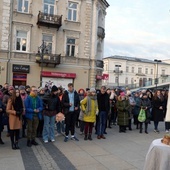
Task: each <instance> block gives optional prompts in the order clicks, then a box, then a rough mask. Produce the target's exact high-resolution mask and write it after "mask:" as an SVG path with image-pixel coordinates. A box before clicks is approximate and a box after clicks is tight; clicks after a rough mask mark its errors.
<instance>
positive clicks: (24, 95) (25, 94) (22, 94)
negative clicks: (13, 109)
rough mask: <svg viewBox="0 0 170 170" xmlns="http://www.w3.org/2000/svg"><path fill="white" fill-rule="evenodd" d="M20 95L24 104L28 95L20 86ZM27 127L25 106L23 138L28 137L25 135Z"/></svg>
mask: <svg viewBox="0 0 170 170" xmlns="http://www.w3.org/2000/svg"><path fill="white" fill-rule="evenodd" d="M19 93H20V96H21V98H22V101H23V104H24V102H25V100H26V98H27V96H28V95H27V93H26V91H25V87H24V86H22V85H21V86H19ZM26 126H27V119H26V117H25V105H24V110H23V115H22V137H23V138H25V137H26V135H25V130H26Z"/></svg>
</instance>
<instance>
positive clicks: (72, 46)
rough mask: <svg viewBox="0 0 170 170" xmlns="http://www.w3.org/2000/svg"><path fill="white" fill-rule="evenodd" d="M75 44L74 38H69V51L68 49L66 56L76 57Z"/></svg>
mask: <svg viewBox="0 0 170 170" xmlns="http://www.w3.org/2000/svg"><path fill="white" fill-rule="evenodd" d="M75 42H76V40H75V39H73V38H67V47H66V48H67V49H66V55H67V56H75V46H76V45H75Z"/></svg>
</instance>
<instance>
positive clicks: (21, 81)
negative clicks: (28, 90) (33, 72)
mask: <svg viewBox="0 0 170 170" xmlns="http://www.w3.org/2000/svg"><path fill="white" fill-rule="evenodd" d="M12 71H13V77H12V82H13V86H14V87H19V86H20V85H23V86H26V84H27V74H28V73H30V66H29V65H18V64H13V65H12Z"/></svg>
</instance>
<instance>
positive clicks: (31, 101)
mask: <svg viewBox="0 0 170 170" xmlns="http://www.w3.org/2000/svg"><path fill="white" fill-rule="evenodd" d="M42 110H43V102H42V99H41V98H40V97H39V96H38V94H37V88H36V86H32V87H31V88H30V95H29V96H28V97H27V98H26V100H25V116H26V118H27V146H28V147H31V146H32V145H38V143H37V142H36V141H35V138H36V132H37V127H38V124H39V120H41V119H42Z"/></svg>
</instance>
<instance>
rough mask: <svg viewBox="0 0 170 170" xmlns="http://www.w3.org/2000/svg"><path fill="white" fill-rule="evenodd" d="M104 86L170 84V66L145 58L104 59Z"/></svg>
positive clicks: (132, 86) (119, 57) (133, 86)
mask: <svg viewBox="0 0 170 170" xmlns="http://www.w3.org/2000/svg"><path fill="white" fill-rule="evenodd" d="M103 61H104V72H103V74H104V75H106V76H105V77H107V78H105V80H103V85H107V86H109V87H117V86H124V87H127V86H128V87H130V88H136V87H143V86H150V85H155V84H156V83H157V84H160V83H165V82H167V81H168V82H170V64H169V63H167V62H166V61H160V60H157V61H158V62H157V61H154V60H148V59H144V58H135V57H126V56H116V55H115V56H111V57H106V58H104V59H103Z"/></svg>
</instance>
